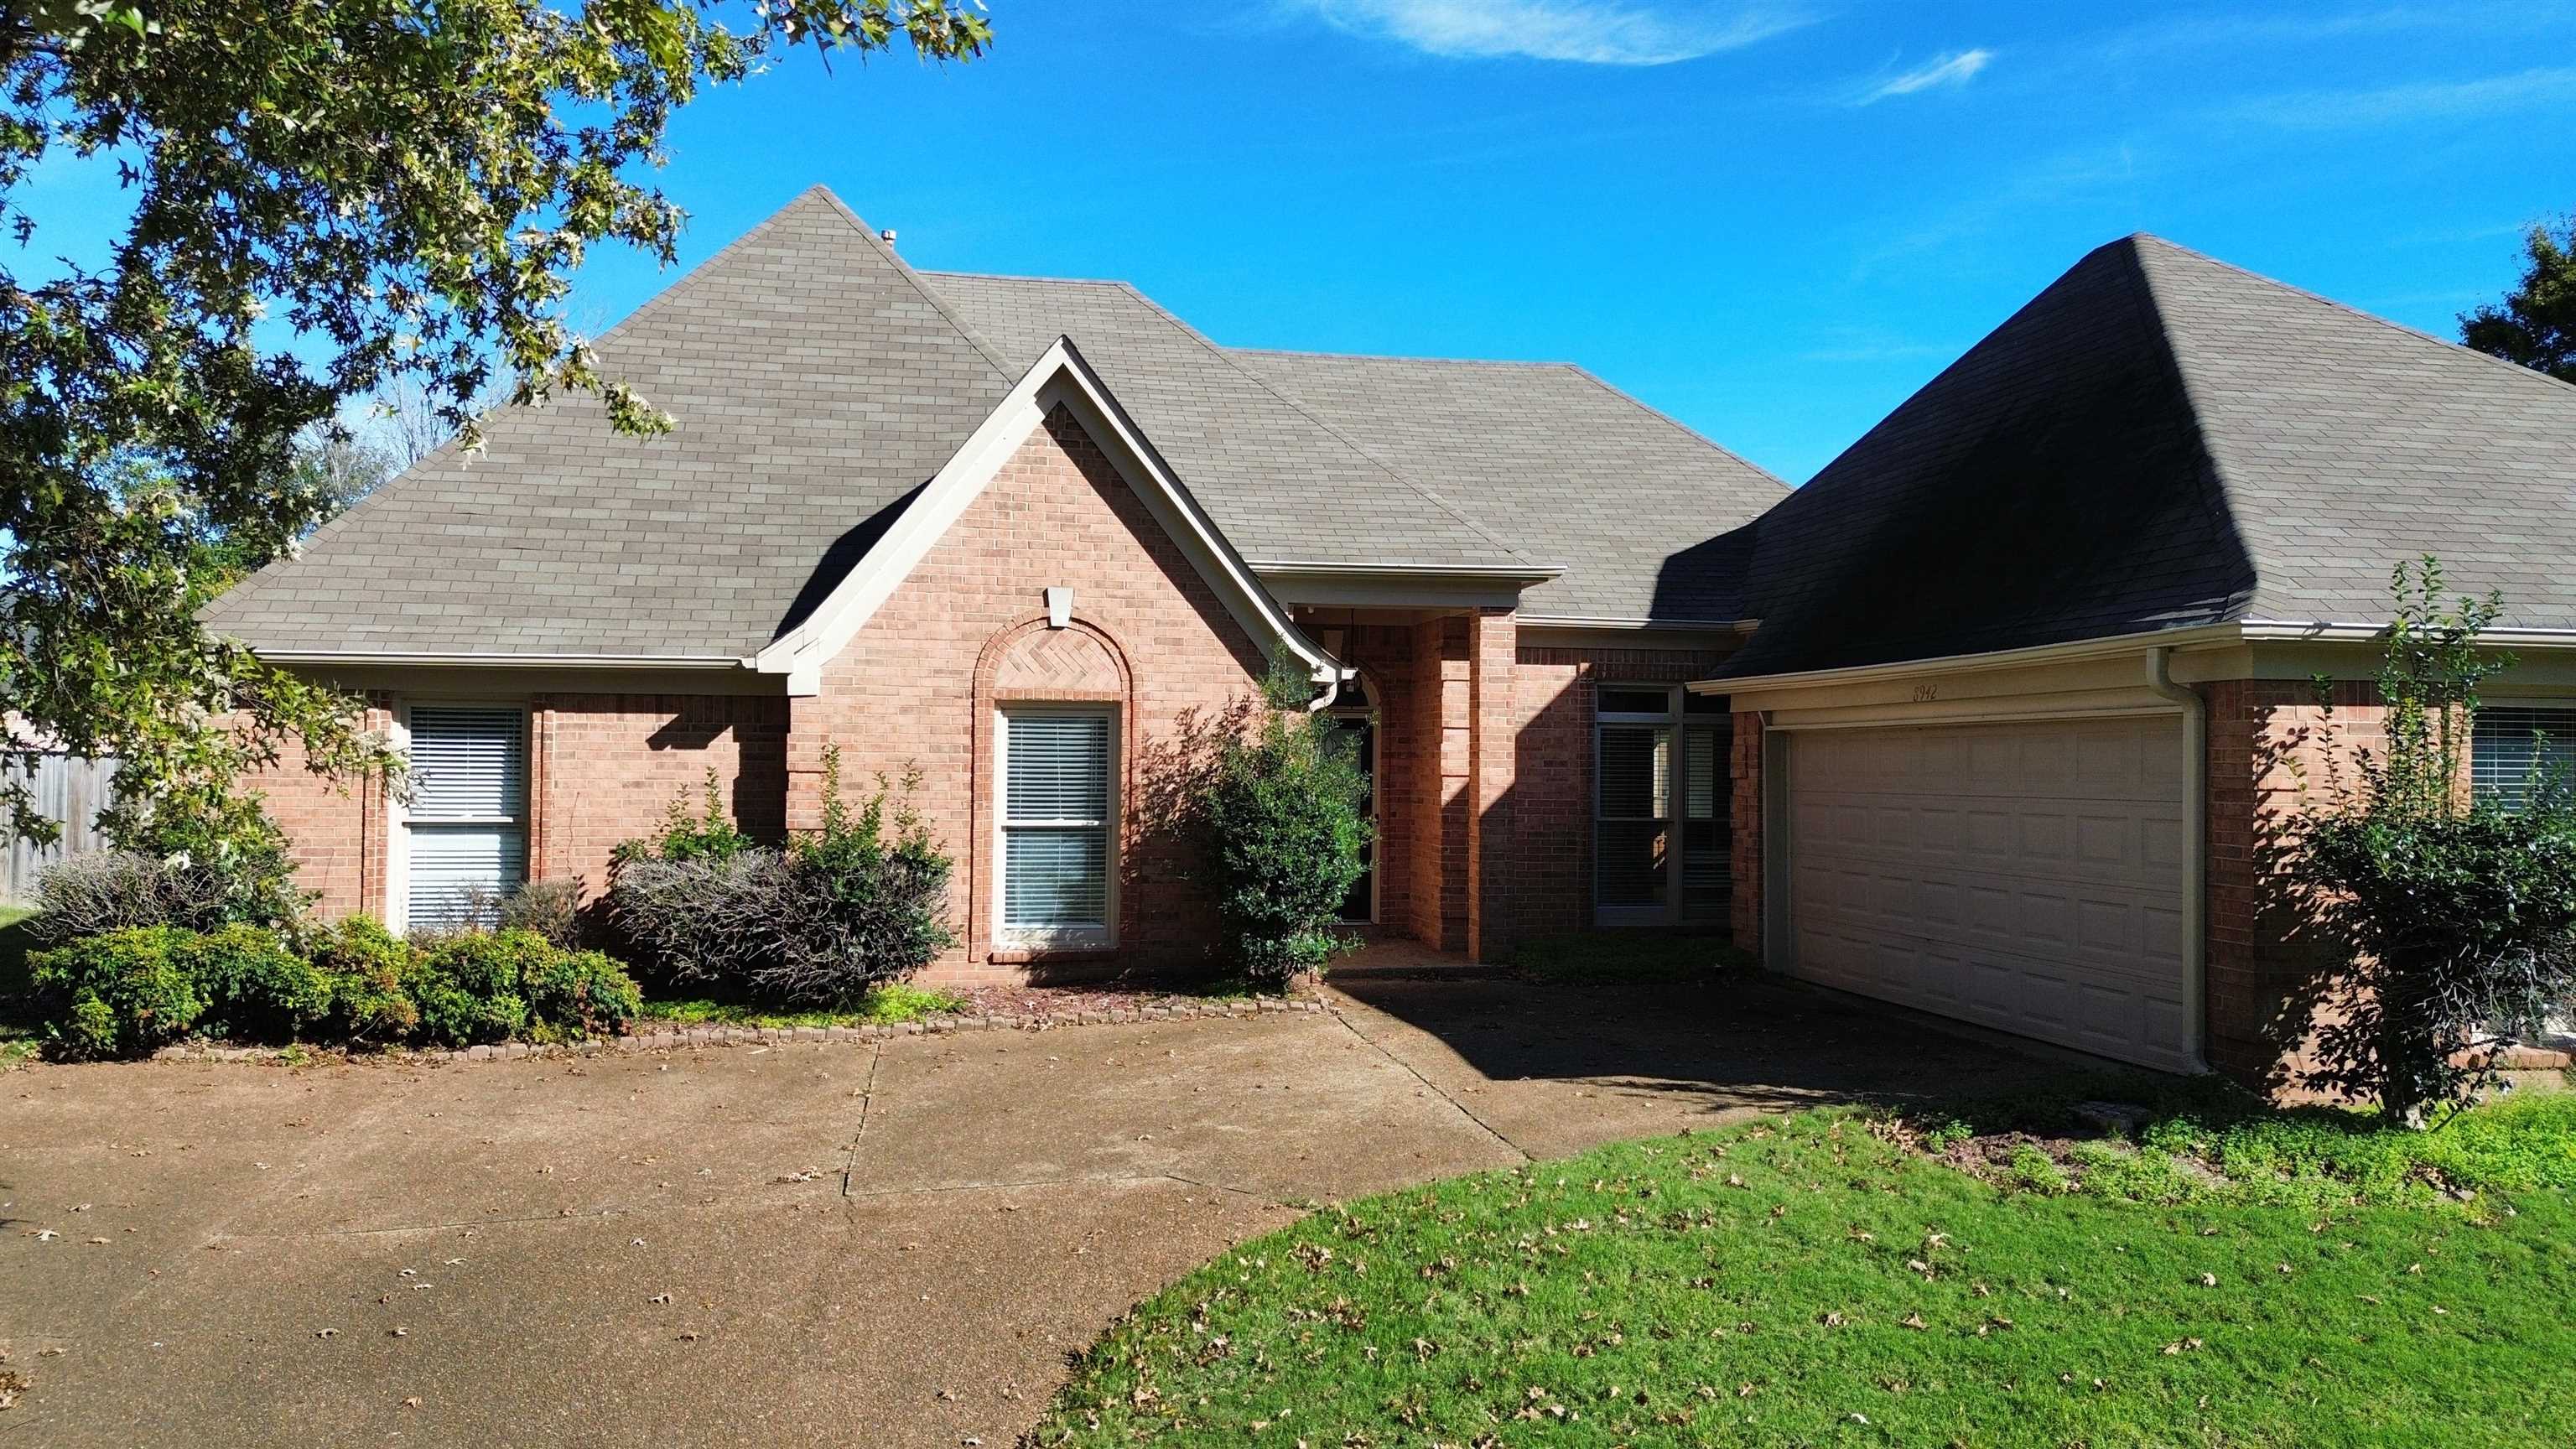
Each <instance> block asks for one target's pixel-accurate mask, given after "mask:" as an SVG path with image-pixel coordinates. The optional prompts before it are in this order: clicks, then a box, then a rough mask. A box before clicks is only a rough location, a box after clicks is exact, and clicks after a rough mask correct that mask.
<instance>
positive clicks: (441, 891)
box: [404, 705, 528, 926]
mask: <svg viewBox="0 0 2576 1449" xmlns="http://www.w3.org/2000/svg"><path fill="white" fill-rule="evenodd" d="M411 789H412V799H411V803H410V806H409V808H408V810H407V811H406V817H405V818H406V824H407V826H408V831H409V836H410V842H409V843H410V851H409V855H408V861H407V866H406V889H405V892H404V910H405V916H406V920H407V923H408V924H410V925H414V926H454V925H461V924H465V923H467V922H468V921H469V920H470V919H471V918H472V916H473V915H474V913H475V907H476V905H477V904H478V902H488V901H491V900H496V899H498V898H499V897H501V896H504V895H507V894H509V893H510V892H511V891H514V890H516V889H518V888H519V886H520V885H521V884H522V883H523V882H525V881H526V880H527V875H528V836H527V810H528V729H527V715H526V714H525V713H524V712H522V711H520V710H515V709H506V708H493V707H488V706H462V705H415V706H413V707H412V711H411Z"/></svg>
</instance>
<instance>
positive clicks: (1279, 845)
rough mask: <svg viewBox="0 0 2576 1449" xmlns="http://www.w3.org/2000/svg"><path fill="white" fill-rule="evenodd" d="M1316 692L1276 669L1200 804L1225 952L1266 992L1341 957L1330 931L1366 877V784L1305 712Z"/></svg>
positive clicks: (1227, 744) (1351, 757) (1330, 732)
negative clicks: (1254, 715) (1362, 876)
mask: <svg viewBox="0 0 2576 1449" xmlns="http://www.w3.org/2000/svg"><path fill="white" fill-rule="evenodd" d="M1311 693H1312V690H1311V688H1310V687H1309V686H1307V685H1306V684H1305V682H1304V680H1303V678H1302V677H1301V676H1300V675H1299V674H1297V673H1296V672H1295V671H1293V670H1291V669H1288V668H1285V667H1282V668H1279V669H1275V670H1274V671H1273V672H1272V675H1271V677H1270V679H1269V680H1268V681H1267V682H1266V683H1265V685H1264V695H1265V699H1264V703H1265V704H1266V705H1267V708H1264V709H1261V710H1259V711H1257V715H1258V718H1257V719H1256V720H1255V721H1254V722H1253V724H1252V727H1251V729H1250V731H1249V732H1248V733H1234V732H1229V733H1228V734H1227V735H1226V736H1225V737H1224V738H1223V739H1221V740H1220V741H1219V742H1218V746H1217V751H1216V756H1215V759H1214V762H1213V766H1212V768H1211V769H1209V770H1208V772H1207V775H1206V779H1205V782H1204V784H1203V785H1202V786H1201V787H1200V795H1199V799H1198V802H1197V809H1198V813H1199V816H1200V820H1201V823H1202V825H1203V827H1204V829H1205V830H1206V832H1207V837H1208V863H1209V867H1210V872H1209V873H1210V874H1211V876H1212V877H1213V880H1212V882H1211V883H1212V884H1213V886H1214V888H1215V892H1216V904H1217V912H1218V915H1219V917H1220V918H1221V919H1222V921H1223V923H1224V927H1225V934H1226V941H1227V947H1228V950H1229V952H1230V953H1231V954H1232V956H1233V958H1234V962H1235V964H1236V965H1237V966H1238V967H1240V968H1241V969H1242V970H1243V972H1244V974H1245V975H1247V976H1249V977H1251V978H1252V979H1253V980H1254V981H1256V982H1260V983H1262V984H1265V985H1276V984H1281V983H1284V982H1286V981H1287V979H1288V978H1289V977H1291V976H1293V975H1295V974H1296V973H1298V972H1300V971H1311V970H1314V969H1316V968H1318V967H1320V966H1322V965H1324V964H1325V963H1326V962H1327V961H1329V960H1331V959H1332V957H1333V956H1334V955H1335V954H1336V953H1337V952H1339V951H1341V950H1342V949H1344V948H1345V946H1346V945H1347V942H1346V941H1345V940H1344V933H1343V932H1340V931H1338V930H1336V929H1335V928H1334V922H1335V921H1336V920H1337V919H1338V917H1339V915H1340V911H1341V906H1342V902H1343V900H1344V899H1345V898H1346V897H1347V896H1348V895H1349V894H1350V891H1351V887H1352V885H1353V884H1354V883H1356V882H1357V881H1358V880H1359V878H1360V872H1361V871H1362V870H1363V869H1365V866H1364V864H1363V855H1362V852H1363V850H1364V849H1365V847H1366V846H1367V844H1368V841H1369V831H1370V825H1369V819H1368V812H1367V808H1366V804H1367V800H1368V790H1369V784H1368V776H1367V775H1366V773H1365V772H1363V771H1362V770H1361V769H1360V766H1359V758H1358V751H1357V746H1356V745H1355V743H1354V742H1353V741H1351V740H1350V739H1349V738H1347V737H1346V736H1345V735H1343V734H1342V733H1341V732H1339V731H1337V730H1335V729H1334V728H1333V727H1332V725H1331V724H1330V723H1329V722H1328V721H1326V720H1325V719H1323V718H1322V717H1321V716H1318V715H1315V714H1313V713H1310V712H1308V711H1307V710H1306V709H1305V708H1304V707H1303V705H1302V700H1303V699H1304V698H1305V697H1306V696H1307V695H1309V694H1311Z"/></svg>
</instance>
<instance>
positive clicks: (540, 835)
mask: <svg viewBox="0 0 2576 1449" xmlns="http://www.w3.org/2000/svg"><path fill="white" fill-rule="evenodd" d="M710 769H712V770H714V771H715V772H716V798H717V799H718V800H719V801H721V802H722V803H723V804H724V806H725V808H726V809H727V811H729V812H730V813H731V814H732V816H733V819H734V822H735V823H736V824H737V825H740V826H741V827H742V828H743V829H744V830H746V831H748V832H750V833H751V834H752V835H754V836H756V837H758V838H760V839H763V840H768V841H777V840H780V839H783V838H784V837H785V834H786V824H787V817H786V799H787V701H786V700H785V699H783V698H775V697H761V696H752V695H744V696H724V695H685V694H543V695H538V696H536V697H535V698H534V699H533V700H532V701H531V712H530V750H529V775H530V779H529V782H528V791H529V798H530V799H531V800H532V801H533V802H534V805H535V809H534V812H533V813H534V815H535V821H534V827H535V828H534V829H533V830H532V831H531V832H530V836H529V840H528V874H529V875H530V876H531V877H532V878H534V879H538V880H560V879H565V878H576V879H579V880H580V881H581V882H582V884H583V886H584V887H585V888H586V889H585V893H586V894H588V895H590V896H594V897H595V896H597V895H598V894H599V893H600V892H602V891H604V890H606V889H607V888H608V853H609V851H610V850H612V849H614V848H615V847H616V845H617V844H618V842H620V841H623V840H631V839H634V838H636V837H638V836H644V835H650V834H652V833H653V832H654V831H655V830H656V829H658V828H659V827H660V826H661V824H662V820H663V817H664V816H665V815H666V814H667V813H668V811H669V810H670V807H671V802H672V801H673V800H674V799H676V798H678V797H679V796H681V795H682V794H683V793H685V794H686V795H687V797H688V805H689V809H690V810H691V811H692V812H693V813H694V812H695V811H696V810H697V809H698V808H699V805H700V801H701V800H702V799H703V798H704V797H703V795H702V793H701V792H702V791H703V789H704V787H705V783H706V777H707V771H708V770H710Z"/></svg>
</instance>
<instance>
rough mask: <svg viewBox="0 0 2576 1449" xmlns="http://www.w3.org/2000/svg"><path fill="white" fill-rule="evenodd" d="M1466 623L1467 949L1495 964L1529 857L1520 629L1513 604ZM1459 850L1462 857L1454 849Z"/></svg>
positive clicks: (1506, 942) (1504, 948)
mask: <svg viewBox="0 0 2576 1449" xmlns="http://www.w3.org/2000/svg"><path fill="white" fill-rule="evenodd" d="M1459 622H1460V623H1461V624H1462V625H1463V626H1464V631H1465V634H1466V641H1465V642H1466V654H1467V692H1468V699H1467V719H1468V741H1467V747H1468V761H1467V778H1466V779H1465V780H1463V781H1461V782H1460V785H1461V793H1462V794H1463V795H1464V797H1465V798H1464V800H1463V802H1462V803H1463V805H1464V808H1465V810H1466V814H1467V842H1466V843H1467V849H1466V852H1465V854H1466V861H1465V866H1466V870H1465V876H1466V879H1465V893H1466V897H1467V902H1466V905H1467V931H1466V940H1465V942H1464V947H1465V950H1466V952H1467V954H1468V956H1469V957H1471V958H1472V959H1475V960H1478V961H1494V960H1500V959H1503V958H1504V957H1505V956H1506V955H1507V954H1508V953H1509V951H1510V949H1511V942H1512V936H1513V927H1514V925H1515V919H1514V918H1515V915H1516V913H1517V911H1518V909H1519V906H1518V902H1517V901H1516V900H1515V899H1514V892H1513V888H1514V886H1515V885H1516V884H1517V882H1518V881H1519V879H1520V877H1521V875H1522V871H1521V869H1520V867H1521V866H1522V865H1523V864H1524V863H1525V861H1526V857H1525V856H1523V855H1522V853H1521V849H1520V845H1519V842H1518V839H1517V836H1516V834H1515V832H1514V830H1513V818H1514V816H1515V814H1516V813H1517V811H1516V803H1517V802H1516V801H1515V799H1514V786H1515V784H1516V782H1517V778H1518V775H1519V772H1520V719H1519V704H1520V701H1519V693H1518V689H1519V668H1518V665H1519V654H1520V629H1519V626H1518V623H1517V621H1516V620H1515V619H1514V617H1513V613H1512V611H1511V610H1509V609H1481V610H1478V611H1477V612H1476V613H1475V614H1474V615H1473V616H1472V617H1469V618H1466V619H1462V620H1460V621H1459ZM1445 753H1446V751H1445V750H1444V754H1445ZM1451 854H1452V855H1453V856H1455V855H1456V854H1457V852H1456V849H1455V847H1454V846H1453V847H1452V849H1451Z"/></svg>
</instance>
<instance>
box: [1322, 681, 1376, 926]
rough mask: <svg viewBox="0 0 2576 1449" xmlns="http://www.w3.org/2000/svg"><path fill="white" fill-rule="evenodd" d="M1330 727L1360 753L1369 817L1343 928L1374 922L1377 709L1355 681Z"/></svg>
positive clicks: (1343, 912) (1338, 704) (1345, 687)
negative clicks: (1366, 838) (1366, 835)
mask: <svg viewBox="0 0 2576 1449" xmlns="http://www.w3.org/2000/svg"><path fill="white" fill-rule="evenodd" d="M1326 717H1327V718H1329V719H1330V720H1331V721H1332V723H1333V727H1334V728H1335V729H1336V730H1339V731H1340V732H1341V733H1342V736H1343V738H1345V739H1347V740H1349V741H1350V742H1351V744H1352V747H1353V748H1355V749H1356V750H1358V752H1359V767H1360V773H1361V774H1363V775H1365V776H1367V777H1368V796H1367V798H1366V799H1364V800H1363V801H1362V802H1361V808H1362V810H1364V811H1365V812H1366V814H1367V816H1368V822H1369V839H1368V844H1366V845H1363V846H1361V847H1360V878H1359V879H1358V880H1355V881H1353V882H1351V890H1350V894H1349V895H1346V896H1344V897H1343V898H1342V910H1341V920H1342V923H1343V924H1344V925H1350V926H1367V925H1374V924H1376V922H1377V828H1378V822H1377V710H1376V709H1375V707H1374V704H1373V702H1372V701H1371V700H1370V699H1369V696H1368V691H1367V690H1366V689H1365V688H1364V687H1362V685H1361V684H1360V682H1359V681H1358V680H1356V679H1354V680H1352V681H1351V682H1350V683H1348V684H1345V685H1343V686H1342V690H1341V693H1340V695H1339V696H1338V697H1337V698H1336V699H1335V701H1334V703H1333V707H1332V708H1331V709H1330V710H1329V711H1327V713H1326Z"/></svg>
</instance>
